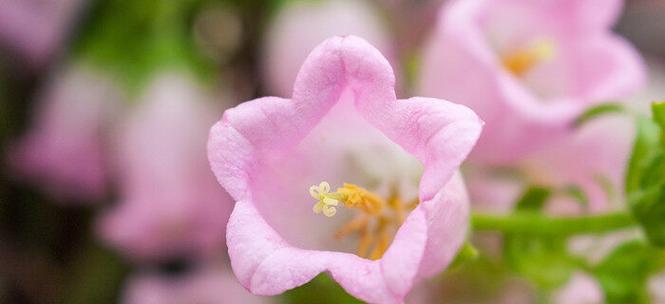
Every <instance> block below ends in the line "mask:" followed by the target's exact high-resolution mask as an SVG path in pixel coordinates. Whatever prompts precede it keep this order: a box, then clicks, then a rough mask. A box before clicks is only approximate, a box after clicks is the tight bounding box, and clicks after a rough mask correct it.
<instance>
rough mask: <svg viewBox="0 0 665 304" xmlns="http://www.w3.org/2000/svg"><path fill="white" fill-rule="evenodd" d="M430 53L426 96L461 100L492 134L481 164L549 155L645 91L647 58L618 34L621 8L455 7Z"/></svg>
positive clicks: (515, 2) (485, 0)
mask: <svg viewBox="0 0 665 304" xmlns="http://www.w3.org/2000/svg"><path fill="white" fill-rule="evenodd" d="M449 4H450V5H447V6H446V7H445V8H444V9H443V10H442V14H441V16H440V18H441V19H440V24H439V27H438V29H437V32H436V33H434V35H433V37H432V39H431V41H430V44H429V46H428V48H427V50H426V53H425V56H424V60H423V71H422V74H421V93H423V94H425V95H428V96H437V97H442V98H447V99H451V100H458V101H460V102H462V103H464V104H466V105H468V106H470V107H471V108H472V109H474V110H475V111H477V112H478V114H479V115H480V117H481V118H482V119H483V120H485V121H486V122H487V124H488V128H487V131H486V132H484V134H483V136H481V139H480V141H479V144H478V147H477V148H476V149H475V150H474V151H475V153H474V155H473V157H474V158H477V159H482V160H487V161H493V162H505V161H510V160H515V159H519V158H521V157H523V156H524V155H525V154H527V153H528V152H530V151H532V150H535V149H538V148H542V147H543V146H544V145H546V144H547V143H549V142H552V141H553V140H555V139H556V138H557V137H559V136H562V135H563V134H566V133H567V132H569V130H570V124H571V121H572V120H573V119H574V118H575V117H577V116H578V115H579V114H580V113H581V112H583V111H584V110H585V109H587V108H589V107H590V106H593V105H595V104H597V103H599V102H606V101H615V100H617V99H619V98H625V97H627V94H630V93H632V92H634V91H635V90H636V89H638V88H639V87H641V86H642V85H643V83H644V82H645V71H644V66H643V63H642V61H641V58H640V56H639V54H638V53H637V52H636V51H635V50H634V49H633V48H632V46H630V45H629V44H628V43H627V42H626V41H625V40H624V39H622V38H621V37H619V36H618V35H615V34H613V33H612V32H611V30H610V27H611V26H612V24H613V23H614V22H615V20H616V19H617V17H618V15H619V13H620V11H621V6H622V1H620V0H589V1H577V0H565V1H560V0H546V1H528V0H469V1H454V2H451V3H449Z"/></svg>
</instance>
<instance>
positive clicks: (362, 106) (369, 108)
mask: <svg viewBox="0 0 665 304" xmlns="http://www.w3.org/2000/svg"><path fill="white" fill-rule="evenodd" d="M394 84H395V78H394V75H393V71H392V69H391V68H390V65H389V63H388V61H387V60H386V59H385V58H384V57H383V56H382V55H381V53H380V52H379V51H378V50H376V49H375V48H373V47H372V46H371V45H369V44H368V43H367V42H365V41H364V40H362V39H360V38H357V37H355V36H346V37H335V38H331V39H328V40H326V41H325V42H323V43H322V44H320V45H319V46H318V47H316V48H315V49H314V50H313V51H312V53H311V54H310V55H309V57H308V58H307V60H306V61H305V63H304V64H303V67H302V69H301V70H300V72H299V74H298V77H297V79H296V81H295V85H294V89H293V97H292V99H281V98H277V97H266V98H260V99H257V100H253V101H250V102H246V103H244V104H241V105H239V106H238V107H236V108H233V109H230V110H227V111H226V112H225V113H224V116H223V117H222V119H221V120H220V121H219V122H218V123H217V124H215V125H214V126H213V127H212V129H211V132H210V138H209V142H208V157H209V159H210V163H211V167H212V169H213V171H214V172H215V175H216V176H217V178H218V180H219V182H220V183H221V184H222V185H223V186H224V187H225V188H226V189H227V190H228V191H229V193H230V194H231V196H233V198H234V199H235V200H236V205H235V208H234V210H233V213H232V215H231V218H230V219H229V224H228V227H227V229H228V231H227V245H228V248H229V255H230V257H231V264H232V267H233V270H234V272H235V274H236V277H237V278H238V279H239V280H240V282H241V284H242V285H243V286H245V287H246V288H247V289H249V290H250V291H251V292H252V293H254V294H258V295H274V294H279V293H281V292H284V291H285V290H287V289H291V288H294V287H297V286H300V285H302V284H304V283H306V282H308V281H309V280H311V279H312V278H313V277H315V276H316V275H317V274H319V273H321V272H323V271H328V272H329V273H330V274H331V276H332V277H333V278H334V279H335V280H336V281H337V282H338V283H339V284H340V285H341V286H342V287H343V288H344V289H346V291H347V292H349V293H350V294H351V295H353V296H355V297H357V298H359V299H361V300H364V301H368V302H373V303H401V302H402V301H403V300H404V297H405V296H406V294H407V293H408V292H409V290H410V289H411V287H412V286H413V284H414V282H415V281H417V280H419V279H421V278H425V277H430V276H433V275H435V274H437V273H438V272H440V271H441V270H442V269H443V268H445V266H446V265H447V264H448V263H449V262H450V261H451V259H452V258H453V257H454V256H455V254H456V252H457V250H458V249H459V247H460V246H461V244H462V243H463V241H464V239H465V233H466V230H467V229H466V228H467V225H468V205H467V204H468V200H467V196H466V191H465V188H464V185H463V183H462V181H461V179H460V177H459V175H457V174H456V172H457V168H458V166H459V165H460V163H461V162H462V161H463V160H464V158H465V157H466V155H467V154H468V153H469V151H470V150H471V148H472V146H473V144H474V143H475V141H476V139H477V137H478V136H479V133H480V129H481V121H480V120H479V119H478V117H477V116H476V115H475V114H474V113H473V112H472V111H470V110H469V109H468V108H466V107H463V106H459V105H456V104H453V103H450V102H447V101H444V100H439V99H430V98H421V97H416V98H411V99H407V100H396V97H395V92H394ZM387 151H392V152H394V153H398V154H400V155H401V156H403V157H401V158H392V157H387V156H388V155H393V153H392V152H387ZM358 155H364V156H367V158H362V157H360V158H359V157H358ZM410 158H416V159H417V160H418V161H420V162H421V163H422V164H424V171H423V174H422V177H421V179H420V183H419V185H417V187H418V188H419V190H418V191H417V193H414V196H413V197H407V199H411V198H415V199H416V202H417V201H420V203H419V204H417V206H414V207H413V208H414V209H413V210H412V211H411V212H410V213H409V214H408V215H407V214H402V216H403V219H404V221H403V224H401V221H399V220H397V219H398V218H400V217H399V212H400V210H402V211H404V209H399V210H398V206H403V205H402V204H401V199H402V198H403V197H402V198H400V196H401V195H402V194H403V193H402V191H403V187H402V186H401V183H400V182H404V180H401V179H400V178H403V177H401V176H399V172H398V173H397V175H396V176H392V175H391V174H388V175H387V176H383V175H378V176H375V175H374V174H371V173H368V171H367V170H365V169H364V168H365V166H366V164H365V162H363V161H361V160H362V159H370V160H374V162H375V163H380V164H382V166H381V167H382V168H383V169H384V170H390V167H391V166H393V165H400V164H399V163H400V161H396V159H410ZM391 177H392V178H396V179H395V180H388V178H391ZM321 180H327V181H330V182H332V183H333V184H337V183H341V182H342V181H352V182H355V183H357V184H359V185H361V186H367V187H371V186H372V184H373V185H374V186H375V187H380V185H385V184H389V185H391V186H390V187H388V188H392V191H391V192H392V193H393V194H396V197H393V198H392V199H390V202H391V205H390V207H387V206H386V205H382V206H386V208H385V209H380V210H379V212H381V211H389V210H393V209H394V210H395V212H396V213H398V214H396V215H394V217H388V215H387V214H383V213H381V215H380V216H384V215H385V216H386V217H385V218H383V219H384V220H386V221H388V223H385V222H384V224H386V225H387V224H390V223H393V222H397V223H400V224H399V225H398V226H397V227H395V230H396V231H395V234H394V239H393V240H392V244H390V239H384V241H385V243H384V245H385V248H382V249H384V250H385V251H383V252H379V253H380V254H379V255H377V256H373V257H371V258H372V259H367V258H362V257H360V256H362V255H363V254H362V253H361V252H363V250H362V249H361V248H363V247H364V246H363V243H364V241H361V246H359V250H358V253H359V254H358V255H355V254H351V253H347V252H348V251H349V249H350V248H348V247H349V246H347V247H344V246H343V244H342V243H339V242H337V243H333V242H330V240H331V237H330V236H331V235H332V234H333V233H332V231H331V230H328V227H331V226H330V223H331V222H333V221H332V220H334V219H342V220H343V219H344V217H345V216H346V217H347V218H348V217H349V215H350V214H348V213H346V212H340V214H339V215H338V216H336V217H334V218H329V219H326V218H325V217H321V216H320V215H316V214H314V213H313V212H312V205H313V204H314V203H313V202H312V199H311V198H309V199H307V197H308V193H307V189H308V188H310V187H309V186H310V185H313V184H314V185H317V184H318V185H319V186H316V187H312V188H310V194H312V195H314V194H317V195H324V194H326V193H328V192H327V190H329V189H326V188H329V187H326V185H325V184H324V183H321V184H319V181H321ZM416 183H417V182H416ZM345 187H347V186H345ZM314 188H316V189H314ZM375 189H377V190H376V191H377V192H379V191H380V189H379V188H375ZM313 190H317V191H313ZM384 193H385V192H384ZM356 194H358V195H359V196H360V198H361V201H360V202H359V204H363V205H362V206H365V207H367V208H370V207H368V206H369V205H368V204H369V203H368V201H370V198H368V197H369V196H370V194H367V193H365V194H361V193H359V192H356ZM377 196H378V194H377ZM319 200H320V201H319V202H318V203H317V204H316V205H315V207H314V209H315V211H316V210H318V211H323V212H324V213H325V214H326V215H327V216H331V212H330V209H329V208H330V205H326V206H323V207H321V208H317V206H319V205H320V204H333V202H331V201H329V200H324V199H322V198H319ZM345 203H346V202H345ZM393 203H394V205H393ZM347 206H348V205H347ZM340 207H341V206H340ZM363 210H366V209H363ZM332 211H333V212H334V211H335V210H334V208H333V210H332ZM344 211H346V210H344ZM353 211H358V212H359V214H360V216H361V217H360V219H362V218H363V217H365V218H366V217H371V216H372V215H371V214H372V213H371V212H373V211H361V210H353ZM363 212H365V213H363ZM356 219H358V217H356V218H355V219H354V220H356ZM329 220H330V221H329ZM354 220H351V224H353V223H354ZM333 223H334V222H333ZM352 226H353V225H352ZM346 227H348V226H346ZM342 231H343V230H342ZM339 232H340V231H338V233H339ZM382 232H385V231H382ZM372 233H373V232H372V231H369V230H367V229H365V232H364V234H363V235H364V236H363V237H362V239H363V240H365V241H367V240H371V239H373V237H377V238H379V237H380V238H381V239H383V237H388V235H383V234H382V235H377V236H373V234H372ZM389 237H390V238H392V234H391V235H389ZM316 240H318V242H316ZM374 248H375V249H376V248H380V245H376V247H374Z"/></svg>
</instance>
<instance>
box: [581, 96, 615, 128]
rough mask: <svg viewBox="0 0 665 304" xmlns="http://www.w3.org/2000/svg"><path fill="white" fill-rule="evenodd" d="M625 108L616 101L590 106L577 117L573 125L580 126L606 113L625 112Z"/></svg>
mask: <svg viewBox="0 0 665 304" xmlns="http://www.w3.org/2000/svg"><path fill="white" fill-rule="evenodd" d="M624 110H625V108H624V107H623V105H622V104H620V103H615V102H610V103H602V104H599V105H597V106H594V107H590V108H588V109H587V110H586V111H584V113H582V114H581V115H580V116H578V117H577V118H576V119H575V121H574V122H573V127H575V128H579V127H581V126H583V125H584V124H586V123H587V122H589V121H591V120H593V119H595V118H598V117H600V116H603V115H606V114H612V113H620V112H623V111H624Z"/></svg>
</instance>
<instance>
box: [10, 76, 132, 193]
mask: <svg viewBox="0 0 665 304" xmlns="http://www.w3.org/2000/svg"><path fill="white" fill-rule="evenodd" d="M121 100H123V97H122V93H121V90H120V89H119V88H118V87H117V86H116V85H115V84H114V83H113V82H112V81H111V80H110V79H109V78H107V77H105V76H104V75H102V74H100V73H98V72H96V71H95V70H93V69H91V68H89V67H87V66H84V65H71V66H68V67H66V68H64V69H62V70H60V71H58V72H57V73H55V74H54V77H53V78H52V79H51V81H50V82H49V83H48V85H47V86H46V87H45V89H44V91H42V92H41V93H40V94H39V95H38V100H37V104H36V106H37V108H36V109H35V110H34V116H33V118H32V120H33V121H32V127H31V128H30V129H29V131H28V133H27V134H26V135H25V136H24V137H23V138H22V139H21V140H20V141H19V142H17V143H16V144H15V146H13V147H12V149H11V150H10V153H9V158H8V161H9V162H10V164H9V165H10V167H12V168H13V169H14V173H15V174H16V175H17V176H18V177H19V178H20V179H26V180H32V181H34V182H35V183H37V184H39V185H40V186H42V188H44V190H45V191H46V192H48V193H49V194H51V195H52V196H54V197H56V198H57V199H58V201H61V202H63V203H65V202H75V203H89V202H95V201H96V200H98V199H100V198H101V197H102V196H103V195H104V194H105V193H106V184H107V182H108V181H107V179H108V175H109V174H108V169H109V168H108V167H107V159H106V157H107V156H108V155H107V153H106V152H107V151H106V149H107V144H108V143H107V142H106V134H107V131H108V128H109V124H110V120H111V119H112V116H113V114H114V113H115V111H116V110H117V108H118V107H117V106H118V104H119V103H121Z"/></svg>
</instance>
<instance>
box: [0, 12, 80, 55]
mask: <svg viewBox="0 0 665 304" xmlns="http://www.w3.org/2000/svg"><path fill="white" fill-rule="evenodd" d="M84 2H85V0H3V1H2V3H0V41H2V43H6V44H8V45H10V46H11V47H13V48H16V49H17V50H19V51H20V52H22V53H23V54H24V55H25V56H26V58H27V59H28V60H30V61H31V63H32V64H34V65H39V64H42V63H44V62H45V60H47V59H48V57H50V56H51V55H53V53H54V52H55V51H56V50H57V48H58V45H59V44H60V42H61V41H62V39H64V38H65V37H64V36H65V34H66V32H67V28H68V27H69V26H70V25H71V23H72V21H73V17H74V15H75V13H76V12H77V10H78V9H79V8H80V7H81V5H82V4H83V3H84Z"/></svg>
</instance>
